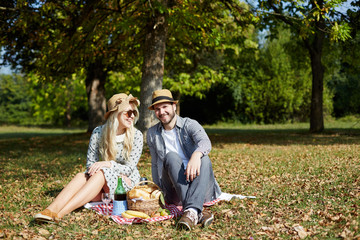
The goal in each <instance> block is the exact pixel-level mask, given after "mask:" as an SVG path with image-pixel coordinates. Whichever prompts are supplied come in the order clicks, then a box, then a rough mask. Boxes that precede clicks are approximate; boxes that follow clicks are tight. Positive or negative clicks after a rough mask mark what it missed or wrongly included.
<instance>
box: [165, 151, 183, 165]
mask: <svg viewBox="0 0 360 240" xmlns="http://www.w3.org/2000/svg"><path fill="white" fill-rule="evenodd" d="M179 164H180V165H181V164H182V160H181V158H180V156H179V154H177V153H176V152H168V153H167V154H166V155H165V160H164V168H165V169H168V168H169V167H170V166H174V165H175V166H177V165H179Z"/></svg>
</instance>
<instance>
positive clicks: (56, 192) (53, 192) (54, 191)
mask: <svg viewBox="0 0 360 240" xmlns="http://www.w3.org/2000/svg"><path fill="white" fill-rule="evenodd" d="M61 190H63V188H56V189H51V190H48V191H46V192H45V195H47V196H49V197H54V198H55V197H56V196H57V195H59V193H60V192H61Z"/></svg>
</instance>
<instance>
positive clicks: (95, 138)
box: [86, 125, 143, 197]
mask: <svg viewBox="0 0 360 240" xmlns="http://www.w3.org/2000/svg"><path fill="white" fill-rule="evenodd" d="M103 127H104V125H101V126H98V127H96V128H95V129H94V130H93V132H92V134H91V137H90V142H89V148H88V151H87V161H86V169H87V170H86V172H87V171H88V169H89V168H90V166H91V165H92V164H94V163H95V162H98V161H101V160H100V157H101V156H100V151H99V143H100V140H101V133H102V130H103ZM117 146H118V151H117V154H116V161H111V165H112V166H111V168H106V167H104V168H101V170H102V171H103V172H104V176H105V179H106V184H107V186H108V187H109V190H110V196H112V197H113V196H114V192H115V189H116V186H117V182H118V177H119V176H120V175H125V176H127V177H128V178H129V179H130V180H131V185H128V184H127V183H126V182H125V181H124V179H123V181H122V183H123V186H124V188H125V190H126V191H129V190H131V189H132V188H133V187H134V186H135V184H137V183H138V182H139V181H140V173H139V170H138V169H137V164H138V162H139V159H140V156H141V153H142V149H143V134H142V133H141V132H140V131H139V130H138V129H135V136H134V142H133V147H132V150H131V153H130V159H129V160H128V161H126V160H125V159H124V158H123V156H122V154H121V152H122V150H123V142H117Z"/></svg>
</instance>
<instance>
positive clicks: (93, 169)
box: [88, 161, 111, 176]
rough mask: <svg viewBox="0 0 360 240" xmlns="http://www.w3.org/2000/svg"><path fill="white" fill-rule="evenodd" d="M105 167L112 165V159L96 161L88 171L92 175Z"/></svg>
mask: <svg viewBox="0 0 360 240" xmlns="http://www.w3.org/2000/svg"><path fill="white" fill-rule="evenodd" d="M103 167H106V168H110V167H111V162H110V161H101V162H96V163H94V164H93V165H91V166H90V168H89V171H88V173H89V175H90V176H92V175H94V174H95V173H97V172H98V171H99V170H100V169H101V168H103Z"/></svg>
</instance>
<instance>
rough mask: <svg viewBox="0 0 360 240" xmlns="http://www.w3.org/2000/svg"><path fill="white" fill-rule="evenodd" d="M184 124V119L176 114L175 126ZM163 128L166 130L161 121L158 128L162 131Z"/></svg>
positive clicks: (180, 126)
mask: <svg viewBox="0 0 360 240" xmlns="http://www.w3.org/2000/svg"><path fill="white" fill-rule="evenodd" d="M183 126H184V119H183V118H182V117H180V116H179V115H177V114H176V123H175V127H178V128H182V127H183ZM162 129H164V130H165V128H164V126H163V125H162V123H161V122H159V126H158V130H159V131H161V130H162Z"/></svg>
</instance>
